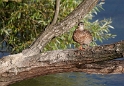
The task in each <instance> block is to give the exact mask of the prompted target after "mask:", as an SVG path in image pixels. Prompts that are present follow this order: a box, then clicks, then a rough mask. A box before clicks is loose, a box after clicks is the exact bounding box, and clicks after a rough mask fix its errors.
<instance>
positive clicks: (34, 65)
mask: <svg viewBox="0 0 124 86" xmlns="http://www.w3.org/2000/svg"><path fill="white" fill-rule="evenodd" d="M123 56H124V41H120V42H117V43H114V44H108V45H102V46H96V47H93V48H90V49H87V50H84V51H81V50H78V49H67V50H56V51H48V52H45V53H41V54H37V55H35V56H30V57H26V58H24V57H23V54H22V53H19V54H16V55H15V56H14V55H9V56H6V57H4V58H2V59H0V85H1V86H5V85H8V84H10V83H14V82H16V81H20V80H24V79H28V78H32V77H36V76H39V75H47V74H54V73H60V72H86V73H97V74H99V73H101V74H108V73H124V61H123V60H120V61H118V60H113V59H116V58H120V57H123Z"/></svg>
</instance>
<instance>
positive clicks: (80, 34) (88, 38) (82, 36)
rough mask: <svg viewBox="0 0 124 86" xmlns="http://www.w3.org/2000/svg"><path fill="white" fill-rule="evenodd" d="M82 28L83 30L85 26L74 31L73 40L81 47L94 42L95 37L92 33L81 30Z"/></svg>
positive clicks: (80, 25) (81, 25)
mask: <svg viewBox="0 0 124 86" xmlns="http://www.w3.org/2000/svg"><path fill="white" fill-rule="evenodd" d="M80 27H82V28H83V24H82V23H81V24H79V26H78V28H77V29H76V30H75V31H74V33H73V40H74V41H75V42H77V43H79V44H80V45H81V46H82V45H88V46H89V44H90V43H91V42H92V40H93V37H92V35H91V33H90V31H88V30H86V29H84V28H83V29H82V28H81V29H80Z"/></svg>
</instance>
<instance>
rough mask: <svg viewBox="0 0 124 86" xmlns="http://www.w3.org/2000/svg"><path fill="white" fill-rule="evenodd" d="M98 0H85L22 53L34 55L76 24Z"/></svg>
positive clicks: (47, 29)
mask: <svg viewBox="0 0 124 86" xmlns="http://www.w3.org/2000/svg"><path fill="white" fill-rule="evenodd" d="M97 2H98V0H83V1H82V2H81V4H80V5H79V6H78V7H77V8H76V9H75V10H74V11H73V12H71V13H70V14H69V15H68V16H67V17H66V18H65V19H64V20H63V21H61V22H60V23H57V24H53V25H50V26H49V27H47V28H46V30H45V31H44V33H43V34H41V35H40V37H39V38H38V39H37V40H36V41H35V43H34V44H33V45H32V46H31V47H30V48H29V49H26V50H23V51H22V53H23V55H25V56H33V55H36V54H38V53H40V51H42V49H43V48H44V46H45V45H46V44H47V43H48V42H49V41H50V40H51V39H52V38H53V37H55V36H59V35H61V34H63V33H65V32H67V31H68V30H69V29H70V28H72V27H73V26H75V25H76V24H77V22H78V20H80V19H81V18H83V17H84V16H85V15H86V14H87V13H88V12H89V11H90V10H91V9H92V8H93V7H94V6H95V5H96V4H97Z"/></svg>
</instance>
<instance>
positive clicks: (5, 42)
mask: <svg viewBox="0 0 124 86" xmlns="http://www.w3.org/2000/svg"><path fill="white" fill-rule="evenodd" d="M80 2H81V0H61V5H60V13H59V17H58V22H59V21H60V20H62V19H63V18H64V17H66V16H67V15H68V14H69V13H70V12H71V11H72V10H73V9H74V8H75V7H76V6H77V5H78V4H79V3H80ZM54 5H55V0H23V2H21V3H17V2H13V1H9V2H2V1H1V2H0V49H1V50H7V51H10V52H12V53H18V52H20V51H22V50H23V49H25V48H26V47H28V46H29V45H30V44H31V43H32V42H33V41H34V40H35V39H36V38H37V37H38V35H39V34H40V33H42V32H43V31H44V28H45V27H46V25H49V24H50V22H51V21H52V19H53V15H54V10H55V9H54ZM99 8H101V9H102V4H98V5H97V6H96V7H95V8H94V9H93V10H92V11H91V12H90V13H89V14H88V15H87V16H85V19H83V20H82V21H84V22H85V27H86V28H87V29H90V31H91V32H92V34H93V36H94V43H95V41H96V40H100V41H102V40H103V39H108V38H110V37H114V35H111V33H110V32H109V28H113V27H112V26H111V25H110V24H111V23H112V21H111V20H108V19H105V20H101V21H99V20H96V21H94V22H92V23H91V22H90V20H92V17H93V14H94V13H95V14H97V12H99V11H100V10H99ZM75 28H76V26H75V27H73V28H72V29H71V30H70V31H69V32H67V33H65V34H63V35H62V36H59V37H57V38H54V39H52V41H51V42H50V43H49V44H48V45H46V47H45V48H44V51H47V50H55V49H66V48H72V47H75V46H78V44H77V43H75V42H74V41H73V40H72V34H73V31H74V30H75ZM91 28H92V29H91Z"/></svg>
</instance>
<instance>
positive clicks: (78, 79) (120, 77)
mask: <svg viewBox="0 0 124 86" xmlns="http://www.w3.org/2000/svg"><path fill="white" fill-rule="evenodd" d="M10 86H124V74H115V75H113V74H109V75H97V74H86V73H81V72H78V73H76V72H74V73H60V74H54V75H47V76H41V77H37V78H33V79H29V80H24V81H21V82H18V83H15V84H13V85H10Z"/></svg>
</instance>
